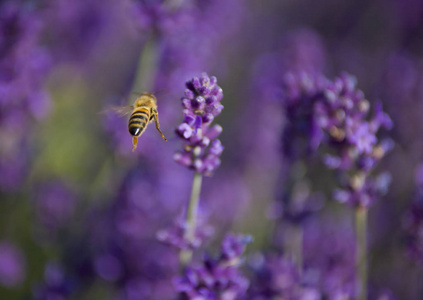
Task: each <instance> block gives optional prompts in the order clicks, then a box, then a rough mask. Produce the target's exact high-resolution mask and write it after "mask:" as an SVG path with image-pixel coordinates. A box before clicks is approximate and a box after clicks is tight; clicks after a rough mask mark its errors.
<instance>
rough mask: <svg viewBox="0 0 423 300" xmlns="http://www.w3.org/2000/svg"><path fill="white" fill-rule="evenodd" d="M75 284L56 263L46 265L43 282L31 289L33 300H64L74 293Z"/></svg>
mask: <svg viewBox="0 0 423 300" xmlns="http://www.w3.org/2000/svg"><path fill="white" fill-rule="evenodd" d="M74 288H75V283H74V282H73V281H72V280H71V279H70V278H69V276H67V275H66V274H65V272H64V271H63V269H62V267H61V266H59V265H58V264H56V263H53V262H49V263H47V265H46V267H45V270H44V282H43V283H42V284H38V285H36V286H35V287H34V288H33V296H34V300H45V299H66V298H68V297H69V295H70V294H71V293H72V292H73V291H74Z"/></svg>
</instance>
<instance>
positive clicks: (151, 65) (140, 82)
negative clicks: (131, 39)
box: [132, 35, 159, 93]
mask: <svg viewBox="0 0 423 300" xmlns="http://www.w3.org/2000/svg"><path fill="white" fill-rule="evenodd" d="M158 61H159V52H158V51H157V42H156V39H155V38H154V35H151V36H150V38H149V39H148V40H147V42H146V43H145V45H144V47H143V50H142V52H141V54H140V58H139V60H138V67H137V74H136V76H135V80H134V84H133V87H132V92H135V93H143V92H149V93H152V92H154V91H152V89H153V87H154V81H155V79H156V73H157V65H158ZM138 88H140V90H138Z"/></svg>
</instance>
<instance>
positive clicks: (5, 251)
mask: <svg viewBox="0 0 423 300" xmlns="http://www.w3.org/2000/svg"><path fill="white" fill-rule="evenodd" d="M24 279H25V257H24V255H23V253H22V252H21V250H19V249H18V248H17V247H16V246H15V245H14V244H12V243H11V242H9V241H5V240H3V241H1V242H0V284H1V285H3V286H5V287H16V286H18V285H20V284H21V283H22V282H23V281H24Z"/></svg>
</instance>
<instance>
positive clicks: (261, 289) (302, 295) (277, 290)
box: [247, 253, 321, 300]
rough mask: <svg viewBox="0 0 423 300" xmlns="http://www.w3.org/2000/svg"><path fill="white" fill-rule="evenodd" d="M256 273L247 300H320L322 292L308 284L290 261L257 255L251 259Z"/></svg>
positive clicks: (277, 256) (251, 264) (283, 258)
mask: <svg viewBox="0 0 423 300" xmlns="http://www.w3.org/2000/svg"><path fill="white" fill-rule="evenodd" d="M250 268H251V270H252V272H253V273H254V277H253V279H252V281H251V286H250V288H249V290H248V297H247V299H257V300H262V299H263V300H264V299H289V300H291V299H292V300H318V299H321V294H320V292H319V291H318V290H317V289H316V288H314V287H313V286H312V285H310V284H308V283H307V282H306V281H305V280H304V279H303V278H302V277H301V276H300V273H299V271H298V267H297V266H296V265H295V264H294V263H293V262H292V261H290V260H289V259H287V258H285V257H283V256H280V255H274V254H273V255H267V256H264V255H263V254H260V253H257V254H255V255H254V256H252V257H251V258H250Z"/></svg>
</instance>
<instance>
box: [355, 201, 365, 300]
mask: <svg viewBox="0 0 423 300" xmlns="http://www.w3.org/2000/svg"><path fill="white" fill-rule="evenodd" d="M367 213H368V211H367V208H364V207H358V208H357V209H356V211H355V234H356V281H357V290H358V292H359V293H358V298H357V299H358V300H366V299H367Z"/></svg>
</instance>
